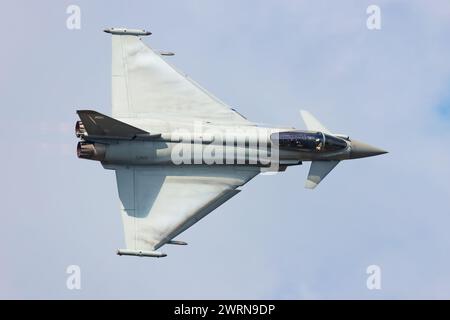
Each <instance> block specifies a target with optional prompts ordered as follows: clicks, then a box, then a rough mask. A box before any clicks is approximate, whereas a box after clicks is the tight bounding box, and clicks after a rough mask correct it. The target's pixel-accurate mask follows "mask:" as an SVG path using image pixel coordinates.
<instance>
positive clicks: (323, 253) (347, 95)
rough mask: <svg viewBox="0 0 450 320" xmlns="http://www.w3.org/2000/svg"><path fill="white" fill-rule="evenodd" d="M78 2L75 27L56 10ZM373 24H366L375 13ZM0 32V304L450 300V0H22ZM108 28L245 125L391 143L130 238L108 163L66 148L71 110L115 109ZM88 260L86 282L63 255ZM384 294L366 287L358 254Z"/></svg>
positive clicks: (260, 182)
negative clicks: (181, 225) (310, 123)
mask: <svg viewBox="0 0 450 320" xmlns="http://www.w3.org/2000/svg"><path fill="white" fill-rule="evenodd" d="M69 4H77V5H79V6H80V8H81V13H82V17H81V30H68V29H67V28H66V18H67V14H66V8H67V6H68V5H69ZM370 4H376V5H379V7H380V8H381V16H382V28H381V30H378V31H370V30H368V29H367V28H366V19H367V15H366V8H367V6H368V5H370ZM0 26H1V28H2V30H4V32H3V33H2V36H3V43H4V45H3V46H2V50H0V66H1V69H0V70H1V72H0V86H1V95H0V106H1V108H2V114H3V117H2V119H3V125H2V126H0V128H1V129H0V133H1V134H2V137H3V150H4V151H3V154H2V155H3V156H2V157H1V160H0V163H1V164H2V167H3V168H4V170H3V174H2V182H3V183H2V184H1V187H0V191H1V193H0V194H1V199H2V204H3V210H2V213H1V214H2V216H3V217H2V223H1V224H0V249H1V251H2V259H1V263H0V297H1V298H64V299H71V298H149V299H162V298H192V299H197V298H250V299H258V298H262V299H271V298H274V299H311V298H325V299H332V298H344V299H346V298H367V299H379V298H450V285H449V283H450V258H449V257H448V252H449V251H450V235H449V233H448V226H449V225H450V202H449V199H450V169H449V162H450V150H449V148H448V141H450V140H449V138H450V134H449V130H450V123H449V122H450V118H449V112H448V108H449V103H450V99H449V96H450V94H449V90H450V60H449V59H448V57H449V56H450V42H449V41H448V39H449V38H450V4H449V2H448V1H437V0H436V1H433V2H430V1H356V0H355V1H334V2H330V1H245V2H243V1H184V2H182V3H181V2H180V1H166V2H164V3H161V2H159V1H131V2H124V1H58V2H54V1H40V2H39V3H37V2H31V1H14V2H8V3H5V4H3V6H2V10H1V13H0ZM110 26H128V27H138V28H146V29H148V30H150V31H152V32H153V35H152V36H150V37H148V38H147V39H146V40H145V41H146V42H147V43H148V44H149V45H150V46H152V47H154V48H157V49H164V50H169V51H174V52H175V53H176V55H175V56H174V57H171V58H170V59H171V62H172V63H173V64H175V65H176V66H177V67H178V68H180V69H181V70H183V71H184V72H186V73H187V74H189V75H190V76H191V77H192V78H193V79H195V80H196V81H197V82H199V83H200V84H202V85H203V86H204V87H205V88H207V89H208V90H209V91H211V92H212V93H214V94H215V95H216V96H218V97H219V98H221V99H222V100H224V101H225V102H227V103H228V104H230V105H231V106H234V107H236V108H237V109H238V110H239V111H240V112H241V113H242V114H244V115H246V116H247V117H248V118H249V119H251V120H253V121H255V122H263V123H274V124H280V125H292V126H297V127H299V128H301V127H302V126H303V124H302V122H301V119H300V117H299V114H298V110H299V109H307V110H309V111H310V112H311V113H313V114H314V115H316V116H317V117H318V118H319V119H320V120H321V121H322V122H323V123H324V124H325V125H326V126H327V127H329V128H330V129H331V130H333V131H334V132H340V133H347V134H349V135H350V136H351V137H354V138H356V139H358V140H362V141H366V142H368V143H370V144H373V145H375V146H378V147H381V148H383V149H386V150H388V151H389V152H390V153H389V154H388V155H384V156H380V157H374V158H369V159H363V160H354V161H348V162H345V163H342V164H340V165H339V166H338V167H337V168H336V169H335V170H334V171H333V172H332V173H331V174H330V175H329V176H328V177H327V178H326V180H325V181H324V182H323V183H322V184H321V185H320V186H319V187H318V188H317V189H316V190H314V191H310V190H306V189H304V188H303V185H304V180H305V177H306V175H307V170H308V166H307V165H304V166H300V167H297V168H290V169H288V170H287V171H286V172H285V173H283V174H279V175H276V176H260V177H257V178H256V179H254V180H252V181H251V182H250V183H249V184H247V185H246V186H245V187H244V190H243V192H241V193H240V194H239V195H238V196H236V197H235V198H233V199H232V200H231V201H229V202H227V203H226V204H225V205H223V206H222V207H220V208H219V209H217V210H216V211H214V212H213V213H212V214H210V215H209V216H208V217H207V218H205V219H204V220H202V221H201V222H199V223H198V224H197V225H195V226H194V227H193V228H191V229H190V230H188V231H186V232H185V233H184V234H183V235H182V236H181V237H180V239H182V240H185V241H187V242H188V243H189V245H188V246H187V247H169V248H167V249H165V252H166V253H167V254H168V257H166V258H164V259H133V258H127V257H117V256H116V255H115V250H116V249H117V248H119V247H122V246H123V242H124V239H123V232H122V225H121V220H120V216H119V212H118V199H117V191H116V186H115V179H114V174H113V172H111V171H105V170H103V169H102V167H101V166H100V165H99V164H98V163H95V162H89V161H81V160H79V159H77V158H76V156H75V146H76V138H75V137H74V134H73V125H74V122H75V121H76V120H77V119H76V115H75V110H76V109H80V108H92V109H95V110H98V111H100V112H103V113H106V114H110V112H111V110H110V108H111V107H110V105H111V99H110V94H111V92H110V72H111V70H110V56H111V43H110V36H109V35H107V34H104V33H103V32H102V31H101V30H102V29H103V28H105V27H110ZM72 264H76V265H79V266H80V267H81V272H82V275H81V281H82V289H81V290H78V291H77V290H68V289H67V288H66V279H67V274H66V268H67V266H68V265H72ZM372 264H376V265H378V266H380V268H381V271H382V290H372V291H371V290H368V289H367V288H366V279H367V274H366V268H367V266H369V265H372Z"/></svg>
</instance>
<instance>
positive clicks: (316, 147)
mask: <svg viewBox="0 0 450 320" xmlns="http://www.w3.org/2000/svg"><path fill="white" fill-rule="evenodd" d="M271 139H272V141H274V142H276V143H277V144H278V145H279V147H280V148H284V149H292V150H299V151H310V152H312V151H314V152H320V151H336V150H340V149H344V148H346V147H347V143H346V142H345V141H344V140H343V139H340V138H336V137H333V136H331V135H328V134H323V133H322V132H307V131H287V132H279V133H275V134H272V136H271Z"/></svg>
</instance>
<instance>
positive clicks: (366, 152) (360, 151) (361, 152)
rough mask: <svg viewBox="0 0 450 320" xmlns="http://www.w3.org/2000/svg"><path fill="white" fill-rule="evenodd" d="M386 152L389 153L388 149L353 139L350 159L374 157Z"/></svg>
mask: <svg viewBox="0 0 450 320" xmlns="http://www.w3.org/2000/svg"><path fill="white" fill-rule="evenodd" d="M384 153H387V151H385V150H382V149H378V148H375V147H373V146H371V145H369V144H367V143H364V142H361V141H357V140H352V151H351V152H350V159H358V158H365V157H373V156H377V155H379V154H384Z"/></svg>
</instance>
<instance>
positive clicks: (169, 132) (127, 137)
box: [75, 28, 386, 257]
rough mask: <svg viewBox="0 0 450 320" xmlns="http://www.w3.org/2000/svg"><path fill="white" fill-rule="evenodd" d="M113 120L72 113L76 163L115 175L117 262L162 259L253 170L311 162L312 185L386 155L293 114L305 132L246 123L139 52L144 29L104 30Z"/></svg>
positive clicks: (159, 60) (158, 56) (157, 57)
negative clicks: (352, 162) (95, 164)
mask: <svg viewBox="0 0 450 320" xmlns="http://www.w3.org/2000/svg"><path fill="white" fill-rule="evenodd" d="M104 31H105V32H107V33H109V34H111V36H112V117H109V116H106V115H104V114H101V113H99V112H96V111H92V110H78V111H77V114H78V116H79V118H80V121H77V122H76V126H75V131H76V136H77V137H78V138H79V139H80V141H79V142H78V146H77V155H78V157H79V158H83V159H90V160H96V161H100V163H101V164H102V166H103V167H104V168H105V169H109V170H114V171H115V173H116V181H117V188H118V193H119V199H120V207H121V208H120V212H121V215H122V220H123V225H124V231H125V242H126V248H125V249H119V250H118V251H117V254H119V255H131V256H145V257H164V256H166V254H164V253H162V252H160V251H158V249H159V248H161V247H162V246H163V245H165V244H173V245H185V244H186V243H185V242H183V241H179V240H176V239H175V238H176V237H177V236H178V235H179V234H180V233H182V232H183V231H185V230H186V229H188V228H189V227H191V226H192V225H194V224H195V223H196V222H197V221H199V220H200V219H202V218H203V217H205V216H206V215H207V214H209V213H210V212H211V211H213V210H214V209H216V208H217V207H219V206H220V205H221V204H223V203H224V202H226V201H228V200H229V199H231V198H232V197H233V196H235V195H236V194H237V193H239V192H240V191H241V190H240V188H241V187H242V186H243V185H244V184H246V183H247V182H248V181H249V180H251V179H252V178H254V177H255V176H257V175H258V174H259V173H261V172H278V171H284V170H286V168H287V167H288V166H294V165H300V164H302V162H303V161H311V166H310V169H309V173H308V177H307V179H306V184H305V187H306V188H309V189H313V188H315V187H316V186H317V185H318V184H319V183H320V182H321V181H322V180H323V179H324V178H325V176H326V175H327V174H328V173H329V172H330V171H331V170H332V169H333V168H334V167H335V166H336V165H337V164H338V163H339V161H341V160H348V159H356V158H363V157H370V156H375V155H379V154H383V153H386V151H383V150H381V149H378V148H375V147H372V146H370V145H368V144H365V143H362V142H360V141H357V140H354V139H351V138H349V137H348V136H346V135H342V134H334V133H332V132H330V131H329V130H328V129H327V128H325V127H324V126H323V125H322V124H321V123H320V122H319V121H318V120H316V119H315V118H314V117H313V116H312V115H311V114H310V113H308V112H306V111H300V113H301V116H302V118H303V120H304V122H305V124H306V128H307V129H306V130H297V129H294V128H281V127H268V126H263V125H258V124H256V123H253V122H251V121H249V120H248V119H246V118H245V117H244V116H242V115H241V114H239V113H238V112H237V111H236V110H234V109H232V108H230V107H228V106H227V105H226V104H225V103H223V102H222V101H220V100H219V99H217V98H216V97H214V96H213V95H211V94H210V93H209V92H207V91H206V90H205V89H203V88H202V87H200V86H199V85H198V84H196V83H195V82H194V81H192V80H191V79H190V78H188V77H187V76H186V75H185V74H183V73H181V72H180V71H177V70H176V69H174V68H173V67H172V66H170V65H169V64H168V63H167V62H166V61H165V60H164V58H163V56H168V55H173V53H170V52H159V51H155V50H152V49H151V48H149V47H148V46H146V45H145V44H144V43H143V42H142V40H141V37H143V36H147V35H150V34H151V33H150V32H148V31H145V30H133V29H125V28H110V29H106V30H104Z"/></svg>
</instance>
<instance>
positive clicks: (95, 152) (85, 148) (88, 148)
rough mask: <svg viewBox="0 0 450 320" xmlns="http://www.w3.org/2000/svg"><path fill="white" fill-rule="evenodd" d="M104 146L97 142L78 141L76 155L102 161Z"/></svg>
mask: <svg viewBox="0 0 450 320" xmlns="http://www.w3.org/2000/svg"><path fill="white" fill-rule="evenodd" d="M105 155H106V147H105V145H103V144H99V143H87V142H81V141H80V142H78V145H77V156H78V158H81V159H89V160H97V161H102V160H104V159H105Z"/></svg>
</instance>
